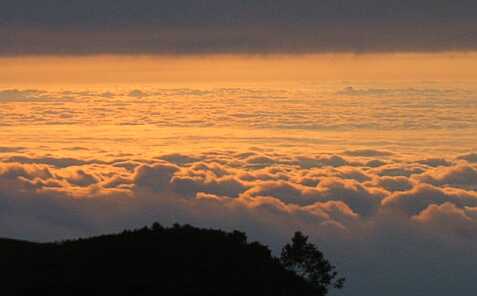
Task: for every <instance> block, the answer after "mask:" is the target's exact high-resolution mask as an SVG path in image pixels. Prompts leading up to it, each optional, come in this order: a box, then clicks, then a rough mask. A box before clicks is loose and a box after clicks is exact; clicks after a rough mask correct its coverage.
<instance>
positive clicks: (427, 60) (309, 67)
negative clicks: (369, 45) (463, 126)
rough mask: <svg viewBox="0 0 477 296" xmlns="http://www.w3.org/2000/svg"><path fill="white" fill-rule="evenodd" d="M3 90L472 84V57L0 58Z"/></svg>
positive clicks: (475, 64) (475, 63)
mask: <svg viewBox="0 0 477 296" xmlns="http://www.w3.org/2000/svg"><path fill="white" fill-rule="evenodd" d="M0 64H1V65H2V71H1V72H0V81H1V82H0V84H3V85H5V86H9V87H12V86H17V85H18V86H19V87H25V86H35V85H41V86H42V87H45V86H47V85H69V84H88V85H89V86H91V85H93V84H110V83H121V84H122V83H129V84H134V83H153V84H155V83H189V85H190V83H191V82H197V83H204V82H207V83H209V82H220V83H223V82H265V81H317V80H474V79H476V78H477V53H475V52H473V53H441V54H399V53H397V54H364V55H352V54H322V55H293V56H277V55H265V56H240V55H219V56H217V55H205V56H182V57H177V56H142V57H137V56H134V57H133V56H83V57H52V56H50V57H34V56H31V57H16V58H0Z"/></svg>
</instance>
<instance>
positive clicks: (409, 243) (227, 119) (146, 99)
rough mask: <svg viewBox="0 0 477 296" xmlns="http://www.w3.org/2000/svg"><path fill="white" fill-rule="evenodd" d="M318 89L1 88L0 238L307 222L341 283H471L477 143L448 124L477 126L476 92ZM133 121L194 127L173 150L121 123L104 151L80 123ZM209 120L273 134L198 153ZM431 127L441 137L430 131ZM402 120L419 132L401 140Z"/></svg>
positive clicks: (454, 288)
mask: <svg viewBox="0 0 477 296" xmlns="http://www.w3.org/2000/svg"><path fill="white" fill-rule="evenodd" d="M313 91H314V90H313V89H311V88H310V89H306V90H257V89H215V90H203V89H202V90H190V89H166V90H156V91H144V90H129V91H128V92H119V91H118V93H114V92H113V91H108V92H87V91H84V92H82V93H79V92H73V91H62V92H61V94H60V92H55V93H51V92H47V91H38V90H29V91H24V90H23V91H20V90H4V91H2V92H0V105H1V108H0V114H1V117H0V125H3V127H2V128H3V132H2V136H3V137H4V139H5V141H4V143H5V145H0V237H11V238H20V239H30V240H37V241H48V240H60V239H65V238H75V237H80V236H88V235H96V234H101V233H105V232H110V231H121V230H123V229H124V228H133V227H141V226H144V225H146V224H151V223H152V222H154V221H159V222H161V223H164V224H166V225H168V224H172V223H174V222H179V223H191V224H194V225H197V226H203V227H218V228H223V229H228V230H232V229H239V230H243V231H246V232H247V233H248V234H249V236H250V238H251V239H253V240H259V241H261V242H264V243H267V244H269V245H270V246H271V247H272V249H273V250H274V251H275V252H278V251H279V249H280V247H281V246H282V245H283V244H284V243H285V242H286V241H287V240H288V239H289V238H290V236H291V235H292V233H293V232H294V231H296V230H302V231H304V232H306V233H307V234H309V235H310V236H311V238H312V240H313V241H314V242H316V243H318V244H319V246H320V248H322V249H323V250H324V252H325V254H326V255H327V256H328V257H329V258H330V259H331V260H332V261H333V262H334V263H335V264H336V265H338V267H339V270H340V271H341V272H343V273H344V275H345V276H347V277H348V278H349V281H348V288H347V289H345V291H344V292H345V294H347V293H352V294H354V295H381V294H382V291H383V289H385V290H386V291H387V292H386V295H404V294H407V295H429V294H434V295H448V294H450V293H452V294H461V293H460V292H462V293H464V292H465V291H468V289H469V287H470V286H471V285H473V279H474V278H475V274H476V272H475V265H476V264H477V253H476V250H477V149H475V148H477V146H475V142H474V144H472V139H474V140H475V139H476V138H475V136H474V137H472V136H470V138H469V137H467V138H466V139H465V141H464V139H462V141H459V137H456V136H450V135H452V134H454V135H455V134H457V135H459V132H462V131H466V133H467V134H470V135H472V134H473V131H475V130H477V126H476V125H477V119H476V118H475V116H476V115H475V114H476V112H475V111H476V110H477V105H476V104H477V103H476V100H475V96H474V93H473V92H471V91H467V90H461V89H422V88H420V89H415V88H400V89H396V88H394V89H378V88H353V87H346V88H340V89H338V90H333V91H330V92H331V93H333V98H332V99H329V98H328V99H327V98H326V96H325V95H324V94H322V93H320V92H316V93H315V94H314V95H313ZM267 94H268V96H267ZM453 98H454V99H453ZM332 110H334V111H332ZM133 123H134V125H135V126H136V125H138V126H149V127H150V126H154V127H158V128H164V127H170V128H175V127H177V126H180V127H181V128H186V129H187V128H191V129H192V128H197V127H198V128H199V130H202V132H203V133H204V134H202V135H198V134H195V136H197V137H198V138H194V137H188V138H186V137H185V138H183V139H182V143H181V145H182V149H181V152H175V151H170V150H174V149H170V147H169V146H168V144H167V143H168V142H167V141H165V142H161V145H158V146H151V147H149V146H146V147H145V145H146V143H149V142H148V139H147V137H148V136H149V135H151V133H148V134H141V133H138V134H134V133H133V134H131V133H128V134H127V135H123V138H127V139H126V140H128V142H127V144H124V145H123V144H121V143H122V142H121V139H120V138H118V139H116V141H115V142H114V143H113V144H111V143H109V144H108V145H109V146H108V145H106V146H104V147H111V150H110V151H105V149H104V147H103V146H101V145H102V144H104V143H101V140H100V137H99V136H97V135H96V137H92V136H91V135H88V134H84V133H83V132H81V130H82V128H81V127H82V126H84V130H88V128H91V126H93V128H95V127H97V126H103V125H108V126H114V129H115V130H116V132H117V131H118V130H119V131H121V128H123V127H124V126H128V125H131V124H133ZM48 125H53V126H60V129H59V130H61V129H66V130H67V132H64V131H63V132H59V130H58V129H53V128H52V129H51V130H48V129H46V128H45V126H48ZM35 126H37V127H35ZM71 126H75V127H79V128H78V129H71ZM211 126H213V127H217V126H219V127H224V128H227V127H233V128H236V129H241V130H242V133H247V131H249V132H250V133H251V134H253V130H256V129H262V128H265V127H266V128H267V131H268V129H270V133H272V134H273V139H275V140H276V139H279V143H280V145H279V147H278V146H277V147H275V148H274V143H275V142H272V143H271V144H270V143H268V145H267V143H266V142H267V141H268V140H270V138H264V139H262V140H261V141H258V140H257V138H254V137H244V136H243V135H242V134H241V137H236V138H234V140H233V141H235V142H236V143H237V146H236V147H235V148H230V147H227V148H224V147H223V145H219V144H217V143H220V141H221V140H220V139H219V140H217V139H215V141H214V139H213V137H212V136H210V137H209V139H210V143H211V144H210V147H208V148H207V145H206V146H204V147H206V148H204V147H202V148H200V149H198V148H197V146H194V145H195V143H194V141H207V137H206V133H207V129H208V128H210V127H211ZM25 127H27V128H28V129H27V130H28V131H29V132H28V137H26V136H25V135H26V134H25V133H26V132H25V131H24V130H23V128H25ZM310 129H312V130H313V131H315V132H319V131H320V130H326V131H327V132H330V131H332V132H333V131H335V132H336V133H337V134H339V133H343V134H344V136H342V137H343V138H348V137H349V138H350V139H349V140H347V141H342V142H339V143H334V144H333V145H335V146H333V147H335V148H333V149H334V150H333V149H331V148H330V147H331V146H329V145H328V144H329V142H326V141H325V140H323V139H322V141H320V140H317V139H315V140H316V142H313V138H305V139H303V138H298V140H296V139H295V140H296V141H295V140H294V139H293V138H292V136H293V135H294V133H298V132H297V131H296V130H305V131H309V130H310ZM430 129H432V130H434V131H436V130H437V131H440V132H441V133H442V134H441V135H442V137H444V138H439V137H438V136H436V135H435V134H432V135H433V136H432V138H428V137H430V135H431V133H430V132H427V131H428V130H430ZM369 130H371V132H372V133H371V136H369V135H368V134H366V135H367V136H366V137H367V139H366V141H364V142H363V141H361V140H362V139H360V135H364V134H365V131H366V133H369ZM381 130H383V131H384V130H387V131H390V132H389V134H386V135H385V136H383V135H381V134H380V131H381ZM409 130H410V131H412V133H414V135H415V133H417V135H418V136H417V137H416V136H414V138H412V141H410V140H409V139H399V138H400V137H403V136H404V135H406V134H407V133H408V132H409ZM38 131H40V132H38ZM41 131H43V132H41ZM55 131H56V132H57V133H55ZM154 131H155V130H153V132H152V134H154V133H155V132H154ZM350 131H351V133H350V134H348V133H349V132H350ZM193 132H194V133H196V132H197V130H196V129H194V130H193ZM65 133H73V134H72V135H70V137H66V136H64V135H65ZM119 134H121V133H119ZM134 135H135V136H134ZM373 135H375V137H374V136H373ZM446 135H449V137H448V138H446ZM474 135H475V134H474ZM88 136H91V138H90V139H89V142H88ZM169 136H170V135H168V136H167V137H166V138H167V139H169V138H168V137H169ZM6 137H8V138H6ZM55 137H56V139H55ZM230 137H232V136H230ZM363 137H364V136H363ZM232 138H233V137H232ZM74 139H80V140H81V141H80V140H78V141H79V142H81V145H78V143H77V142H75V140H74ZM227 139H230V138H225V135H224V139H223V140H222V141H227ZM373 139H374V140H375V141H374V142H373ZM378 139H379V140H378ZM383 139H384V140H383ZM420 139H422V141H421V140H420ZM35 140H36V141H35ZM109 140H110V139H109V138H107V137H104V138H103V142H106V141H109ZM123 140H124V139H123ZM169 140H170V139H169ZM131 142H133V143H134V144H135V145H136V146H138V147H142V150H135V149H134V148H135V147H136V146H134V145H132V144H131ZM352 142H359V143H360V146H359V147H356V146H353V145H351V144H350V143H352ZM124 143H126V141H125V140H124ZM141 143H144V145H141ZM175 143H177V139H176V142H175ZM323 143H326V144H327V145H326V151H322V150H321V148H323V147H325V146H322V145H324V144H323ZM363 143H368V146H365V145H363ZM433 143H434V144H433ZM239 144H240V145H239ZM188 145H190V146H191V147H192V146H194V147H195V149H194V150H193V151H192V149H191V151H190V152H187V146H188ZM204 145H205V144H204ZM300 145H303V147H301V146H300ZM96 146H101V149H96ZM118 146H121V147H123V148H124V149H119V148H118ZM436 147H438V148H436ZM301 148H302V149H301ZM138 149H139V148H138ZM330 149H331V150H330ZM144 150H148V152H147V153H146V152H144ZM112 151H114V153H113V152H112ZM161 151H168V152H167V153H165V152H161ZM184 151H185V152H184ZM444 151H445V152H444ZM190 247H191V248H193V247H194V246H190ZM459 291H460V292H459Z"/></svg>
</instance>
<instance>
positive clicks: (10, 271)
mask: <svg viewBox="0 0 477 296" xmlns="http://www.w3.org/2000/svg"><path fill="white" fill-rule="evenodd" d="M0 254H1V256H2V260H1V261H0V264H1V268H2V291H3V295H14V296H16V295H25V296H26V295H50V296H56V295H61V296H69V295H88V296H89V295H114V296H122V295H143V296H148V295H247V296H249V295H313V296H317V295H320V294H317V293H316V292H317V289H316V286H315V285H314V283H313V282H310V281H309V279H308V278H304V277H302V276H300V275H299V274H296V273H295V272H294V271H291V270H289V269H287V268H285V267H284V266H283V265H282V264H281V262H280V260H279V259H278V258H275V257H273V256H272V254H271V251H270V250H269V248H268V247H266V246H264V245H262V244H260V243H258V242H252V243H249V242H247V236H246V235H245V233H243V232H239V231H234V232H230V233H227V232H224V231H220V230H209V229H198V228H194V227H192V226H190V225H183V226H181V225H179V224H175V225H174V226H173V227H171V228H165V227H163V226H161V225H160V224H158V223H154V224H153V225H152V226H151V227H150V228H149V227H144V228H141V229H139V230H134V231H129V230H128V231H123V232H122V233H120V234H113V235H104V236H99V237H93V238H88V239H78V240H73V241H64V242H60V243H45V244H38V243H29V242H22V241H14V240H0Z"/></svg>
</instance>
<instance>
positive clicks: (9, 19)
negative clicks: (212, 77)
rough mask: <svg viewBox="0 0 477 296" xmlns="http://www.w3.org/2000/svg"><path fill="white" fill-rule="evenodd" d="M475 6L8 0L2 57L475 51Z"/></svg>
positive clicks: (439, 2)
mask: <svg viewBox="0 0 477 296" xmlns="http://www.w3.org/2000/svg"><path fill="white" fill-rule="evenodd" d="M476 10H477V2H475V1H459V2H458V3H456V2H455V1H449V0H434V1H431V0H417V1H398V0H386V1H376V0H364V1H351V0H340V1H331V0H322V1H311V0H298V1H284V0H275V1H270V0H267V1H265V0H261V1H251V0H246V1H232V0H204V1H193V0H182V1H152V0H144V1H140V2H133V1H125V0H117V1H112V0H103V1H92V0H86V1H60V0H45V1H32V0H20V1H5V2H3V3H2V4H0V24H1V27H0V28H1V29H0V38H1V39H2V42H1V43H0V54H2V55H21V54H96V53H117V54H176V53H183V54H194V53H317V52H394V51H445V50H474V49H476V48H477V38H476V37H477V19H476V18H475V11H476Z"/></svg>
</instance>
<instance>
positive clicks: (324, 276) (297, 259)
mask: <svg viewBox="0 0 477 296" xmlns="http://www.w3.org/2000/svg"><path fill="white" fill-rule="evenodd" d="M280 261H281V262H282V264H283V266H284V267H285V268H287V269H288V270H291V271H293V272H295V273H296V274H297V275H298V276H300V277H302V278H304V279H305V280H306V281H307V282H309V283H310V284H311V285H312V286H313V287H314V288H315V289H316V291H317V294H318V295H326V294H327V293H328V289H329V288H330V287H333V288H337V289H341V288H342V287H343V285H344V282H345V279H344V278H337V276H338V273H337V272H336V271H335V267H334V266H333V265H331V264H330V262H329V261H328V260H326V259H325V257H324V256H323V253H322V252H321V251H320V250H318V248H317V247H316V246H315V245H313V244H312V243H309V242H308V236H305V235H303V233H301V232H299V231H298V232H295V235H294V236H293V238H292V243H291V244H287V245H285V247H283V249H282V254H281V257H280Z"/></svg>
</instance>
